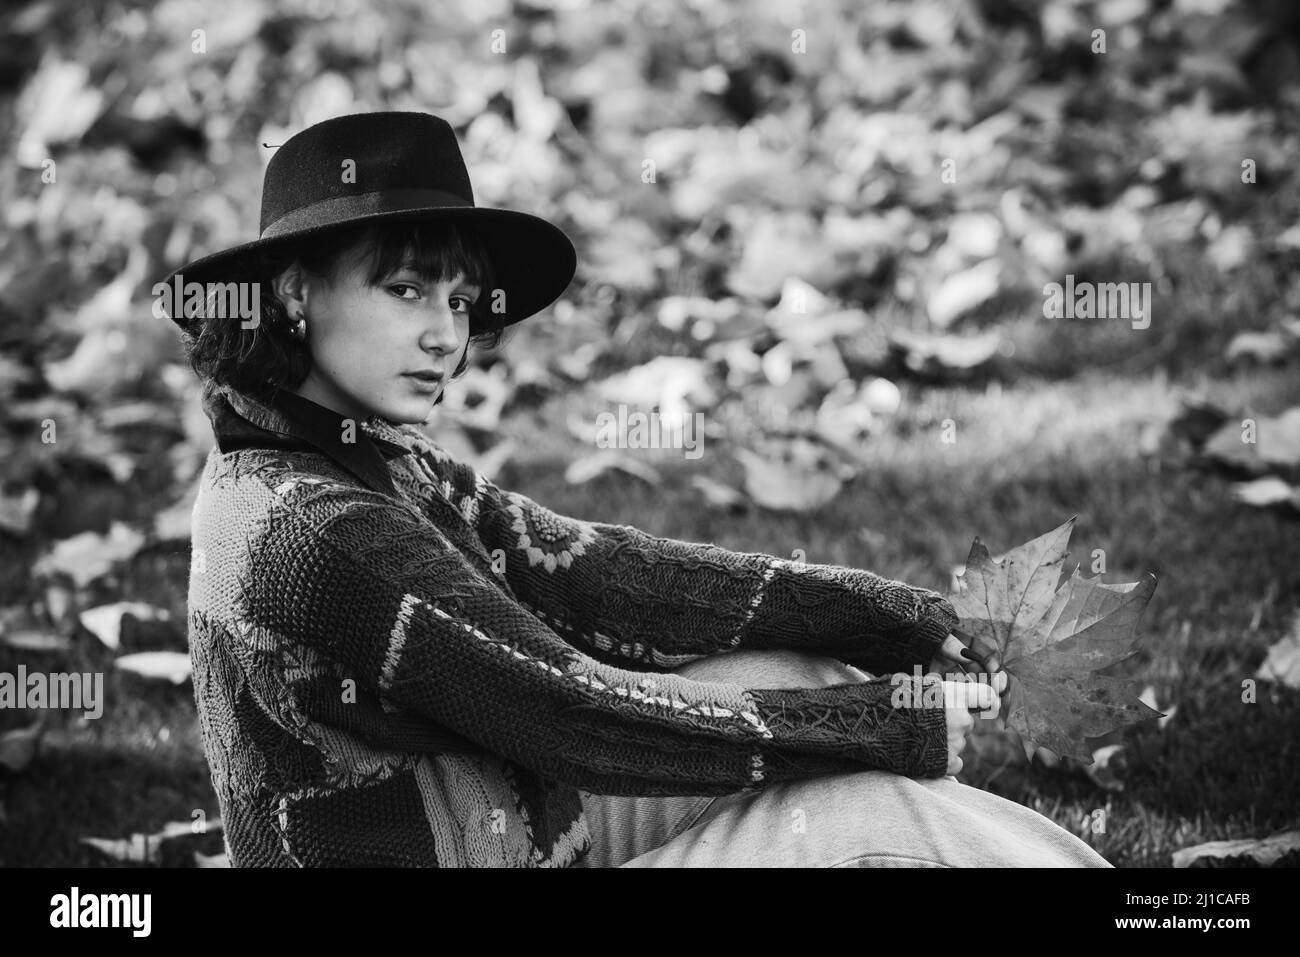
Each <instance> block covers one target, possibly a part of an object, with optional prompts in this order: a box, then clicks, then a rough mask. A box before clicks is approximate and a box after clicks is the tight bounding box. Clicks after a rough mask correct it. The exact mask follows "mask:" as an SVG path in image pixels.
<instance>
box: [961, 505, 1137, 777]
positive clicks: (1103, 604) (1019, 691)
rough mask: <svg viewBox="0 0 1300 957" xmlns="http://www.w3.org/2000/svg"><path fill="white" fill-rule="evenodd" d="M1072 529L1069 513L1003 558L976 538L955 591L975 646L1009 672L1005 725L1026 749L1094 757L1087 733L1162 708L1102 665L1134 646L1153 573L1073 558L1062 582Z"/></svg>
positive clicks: (1119, 725) (966, 631)
mask: <svg viewBox="0 0 1300 957" xmlns="http://www.w3.org/2000/svg"><path fill="white" fill-rule="evenodd" d="M1073 529H1074V519H1073V518H1071V519H1070V520H1069V521H1067V522H1065V523H1064V524H1063V525H1061V526H1060V527H1058V528H1056V529H1054V530H1052V531H1051V532H1048V533H1047V534H1045V535H1042V536H1039V537H1038V538H1036V539H1034V540H1032V541H1030V542H1026V543H1025V544H1023V545H1020V546H1018V547H1017V548H1013V549H1012V550H1011V551H1010V552H1008V553H1007V554H1006V556H1005V557H1004V559H1003V561H1002V562H1000V563H997V562H994V561H993V560H992V556H991V555H990V554H989V552H988V549H987V548H985V547H984V545H983V544H982V543H981V542H980V540H979V539H978V538H976V539H975V541H974V543H973V544H972V545H971V551H970V556H969V557H968V558H967V559H966V569H965V571H964V573H963V574H962V576H961V582H962V585H963V587H962V588H961V589H960V590H957V591H954V592H953V593H952V594H951V595H950V596H949V598H950V600H951V601H952V604H953V607H954V608H955V609H956V611H957V614H958V615H959V616H960V618H961V621H960V625H959V629H960V631H961V632H962V633H963V635H965V636H967V637H968V638H969V639H970V641H971V645H972V646H973V650H974V652H975V653H977V654H978V655H979V656H981V657H983V658H987V657H988V656H989V655H990V654H991V653H994V652H996V654H997V658H998V660H999V661H1001V662H1002V667H1003V668H1004V670H1005V671H1006V672H1007V673H1008V675H1010V677H1011V681H1010V685H1009V688H1008V690H1007V694H1006V697H1007V702H1006V704H1005V710H1006V726H1007V728H1008V729H1009V730H1012V731H1015V732H1016V733H1018V734H1019V735H1020V737H1021V739H1022V741H1023V742H1024V744H1025V747H1026V749H1027V753H1030V752H1029V750H1028V749H1030V748H1032V747H1045V748H1049V749H1051V750H1052V751H1054V752H1055V753H1056V754H1058V755H1060V756H1062V757H1066V756H1069V757H1074V758H1077V759H1078V760H1080V761H1083V762H1088V761H1091V760H1092V751H1091V749H1090V748H1089V747H1088V746H1087V745H1086V744H1085V743H1084V740H1083V739H1084V738H1087V737H1100V736H1101V735H1103V734H1106V733H1108V732H1110V731H1114V730H1117V729H1119V728H1122V727H1125V726H1127V725H1130V724H1133V723H1136V722H1138V721H1142V720H1145V719H1147V718H1150V717H1155V716H1157V715H1158V712H1155V711H1152V710H1151V709H1150V708H1148V707H1147V706H1146V705H1145V704H1143V703H1142V702H1141V701H1140V700H1139V694H1140V692H1139V688H1138V687H1137V686H1136V684H1135V682H1134V681H1133V680H1131V679H1127V678H1118V677H1110V676H1107V675H1103V674H1100V672H1101V671H1102V670H1103V669H1105V668H1108V667H1110V666H1111V665H1114V664H1116V663H1117V662H1119V661H1122V660H1124V659H1125V658H1127V657H1128V656H1130V655H1131V654H1132V653H1134V652H1135V651H1136V650H1137V645H1138V643H1139V640H1140V639H1139V637H1138V630H1137V627H1138V620H1139V618H1140V617H1141V614H1142V611H1143V610H1144V609H1145V608H1146V605H1147V603H1148V602H1149V601H1150V600H1151V594H1152V592H1154V590H1155V586H1156V580H1155V576H1154V575H1148V576H1147V577H1146V578H1145V579H1143V580H1142V581H1141V582H1129V583H1126V584H1120V585H1107V584H1104V583H1103V582H1102V581H1101V580H1100V579H1099V578H1090V579H1085V578H1082V577H1080V575H1079V570H1078V568H1077V567H1076V568H1075V569H1074V573H1073V575H1072V576H1071V577H1070V578H1069V579H1068V580H1067V581H1066V582H1065V583H1064V584H1063V585H1061V586H1060V587H1059V588H1058V587H1057V582H1058V580H1059V577H1060V573H1061V568H1062V563H1063V562H1064V559H1065V554H1066V544H1067V542H1068V541H1069V538H1070V534H1071V532H1072V531H1073Z"/></svg>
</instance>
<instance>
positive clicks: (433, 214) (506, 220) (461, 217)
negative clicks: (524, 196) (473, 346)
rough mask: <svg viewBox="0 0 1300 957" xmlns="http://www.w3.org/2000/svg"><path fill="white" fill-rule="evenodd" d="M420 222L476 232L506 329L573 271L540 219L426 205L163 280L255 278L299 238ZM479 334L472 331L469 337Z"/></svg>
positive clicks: (179, 319)
mask: <svg viewBox="0 0 1300 957" xmlns="http://www.w3.org/2000/svg"><path fill="white" fill-rule="evenodd" d="M419 220H444V221H450V222H453V223H465V224H467V225H470V226H473V227H474V230H475V232H477V233H478V235H479V236H480V237H481V238H482V240H483V245H484V247H485V248H486V250H487V253H488V258H489V259H490V260H491V263H492V269H493V273H494V281H493V290H495V289H500V290H502V291H503V292H504V297H503V298H498V299H495V300H494V302H495V303H499V304H500V306H499V308H500V309H501V311H500V312H499V313H495V315H496V317H497V318H496V320H495V321H496V323H499V324H501V325H504V326H510V325H513V324H514V323H516V322H520V321H521V320H524V319H527V318H528V317H529V316H533V315H536V314H537V313H539V312H541V311H542V310H543V309H545V308H546V307H547V306H549V305H551V303H553V302H555V300H556V299H558V298H559V297H560V296H561V295H562V294H563V293H564V291H565V289H567V288H568V286H569V283H570V282H572V281H573V276H574V274H575V272H576V271H577V263H578V254H577V250H576V249H575V248H574V246H573V242H572V240H570V239H569V237H568V235H567V234H566V233H565V232H564V231H563V230H562V229H560V228H559V227H558V226H556V225H555V224H554V223H551V222H549V221H547V220H545V219H542V218H541V217H540V216H534V215H532V214H531V213H525V212H521V211H519V210H514V209H498V208H496V207H492V206H424V207H419V208H415V209H404V210H390V211H386V212H380V213H370V214H365V215H358V216H352V217H348V218H347V219H345V220H342V221H340V220H338V219H333V220H331V221H330V222H326V223H321V224H319V225H315V226H308V227H306V228H303V229H299V230H295V231H294V232H293V233H290V234H286V235H283V236H277V237H275V238H273V239H257V240H254V241H252V242H248V243H242V244H240V245H238V246H232V247H230V248H228V249H223V250H221V251H220V252H216V253H212V254H211V255H208V256H203V257H202V258H200V259H196V260H194V261H192V262H190V263H187V264H186V265H184V266H181V267H180V268H179V269H175V270H173V271H172V272H170V273H169V274H168V275H167V278H166V279H165V280H164V282H165V283H166V285H168V286H173V285H174V284H175V282H176V280H177V278H178V277H179V278H180V279H181V281H182V282H183V283H184V284H189V283H191V282H197V283H200V284H204V285H206V284H207V283H221V282H232V281H235V282H237V281H241V280H243V279H245V277H248V276H250V275H253V274H254V270H256V268H257V267H258V264H259V261H260V259H261V257H262V256H264V255H265V254H266V253H268V252H273V251H275V250H278V249H286V248H288V247H291V246H293V245H295V244H297V243H300V242H302V241H303V240H304V239H309V238H311V237H313V236H319V235H321V234H323V233H327V232H330V231H332V230H336V229H339V228H344V227H353V226H359V225H361V226H364V225H369V224H373V223H382V222H411V221H419ZM491 294H492V291H491V290H484V291H483V295H485V296H491ZM163 312H164V314H166V315H167V316H168V318H170V319H171V320H172V321H173V322H174V323H176V324H177V325H178V326H180V327H181V328H182V329H184V330H186V331H192V328H191V323H192V320H186V319H185V318H184V317H183V316H182V315H181V312H182V310H181V308H180V306H179V304H177V307H176V309H175V312H176V313H177V314H176V315H171V314H170V313H167V311H166V309H165V308H163ZM482 331H484V330H483V329H481V328H478V327H477V326H472V327H471V329H470V334H471V335H475V334H478V333H480V332H482Z"/></svg>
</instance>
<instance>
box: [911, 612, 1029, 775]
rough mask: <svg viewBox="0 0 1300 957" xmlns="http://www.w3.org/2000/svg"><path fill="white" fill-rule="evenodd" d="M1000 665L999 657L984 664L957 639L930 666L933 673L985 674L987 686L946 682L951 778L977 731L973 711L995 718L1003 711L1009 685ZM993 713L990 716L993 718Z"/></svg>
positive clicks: (994, 655)
mask: <svg viewBox="0 0 1300 957" xmlns="http://www.w3.org/2000/svg"><path fill="white" fill-rule="evenodd" d="M1000 667H1001V662H999V661H998V657H997V653H996V652H993V653H991V654H990V655H989V656H988V658H986V659H984V660H983V661H982V662H981V660H980V659H979V658H978V657H976V656H975V655H973V654H971V653H970V651H969V649H968V648H967V646H966V645H965V644H963V643H962V641H961V639H960V638H958V637H957V636H956V635H949V636H948V637H947V638H945V639H944V642H943V645H942V646H941V647H940V648H939V652H938V654H936V655H935V656H934V660H933V661H931V662H930V669H929V670H930V671H933V672H938V673H940V674H944V673H948V674H951V673H953V672H963V673H966V674H976V675H978V674H986V675H987V676H988V678H987V682H983V681H982V682H980V683H967V682H965V681H945V682H943V690H944V706H945V709H946V710H945V714H946V716H947V719H948V774H954V775H955V774H957V773H959V772H960V771H961V768H962V761H961V753H962V751H964V750H965V748H966V738H967V736H968V735H969V734H970V732H971V729H972V728H974V727H975V718H974V716H973V715H972V714H971V709H974V710H976V711H980V712H983V713H984V716H985V717H992V716H994V715H996V714H997V713H998V711H999V710H1001V706H1002V695H1003V694H1004V693H1005V692H1006V690H1007V685H1008V683H1009V682H1010V678H1009V677H1008V675H1007V673H1006V672H1005V671H1001V670H999V669H1000ZM990 712H991V714H990Z"/></svg>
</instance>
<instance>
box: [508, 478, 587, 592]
mask: <svg viewBox="0 0 1300 957" xmlns="http://www.w3.org/2000/svg"><path fill="white" fill-rule="evenodd" d="M505 505H506V509H507V510H508V511H509V512H510V515H511V517H512V518H513V519H514V520H513V521H512V522H511V525H510V527H511V528H513V529H514V530H515V532H516V533H518V535H519V539H518V541H517V542H516V543H515V547H517V548H518V549H519V550H520V551H522V552H524V553H525V554H526V555H527V556H528V564H529V565H536V564H538V563H540V564H541V566H542V567H543V568H545V569H546V570H547V571H548V572H553V571H555V569H556V567H557V566H558V567H560V568H568V567H569V566H570V565H572V564H573V559H574V557H575V556H581V555H585V554H586V550H587V546H588V545H590V544H591V543H592V542H594V541H595V540H596V530H595V529H594V528H592V526H591V525H590V524H589V523H588V522H580V521H577V520H576V519H572V518H562V517H560V516H559V515H556V514H555V513H554V512H552V511H550V510H548V509H544V508H538V507H537V505H536V503H534V502H532V501H530V500H529V499H527V498H525V497H524V496H522V495H518V494H516V493H514V492H506V493H505Z"/></svg>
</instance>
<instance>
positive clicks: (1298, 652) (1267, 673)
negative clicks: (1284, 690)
mask: <svg viewBox="0 0 1300 957" xmlns="http://www.w3.org/2000/svg"><path fill="white" fill-rule="evenodd" d="M1255 677H1256V678H1257V679H1258V680H1260V681H1276V682H1277V683H1278V684H1281V685H1285V686H1286V687H1288V688H1300V614H1297V615H1296V618H1295V621H1294V622H1293V624H1292V626H1291V634H1289V635H1287V636H1286V637H1284V638H1282V640H1280V641H1279V642H1277V643H1276V644H1275V645H1273V646H1271V647H1270V648H1269V649H1268V656H1267V657H1266V658H1265V659H1264V663H1263V664H1261V665H1260V666H1259V670H1258V671H1256V672H1255Z"/></svg>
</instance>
